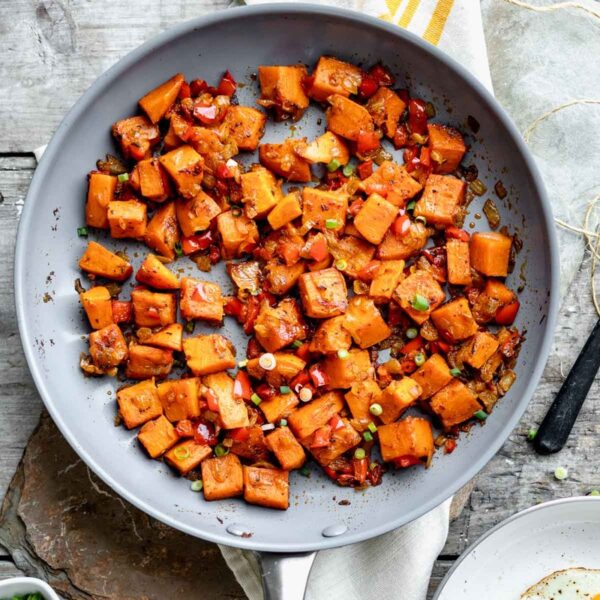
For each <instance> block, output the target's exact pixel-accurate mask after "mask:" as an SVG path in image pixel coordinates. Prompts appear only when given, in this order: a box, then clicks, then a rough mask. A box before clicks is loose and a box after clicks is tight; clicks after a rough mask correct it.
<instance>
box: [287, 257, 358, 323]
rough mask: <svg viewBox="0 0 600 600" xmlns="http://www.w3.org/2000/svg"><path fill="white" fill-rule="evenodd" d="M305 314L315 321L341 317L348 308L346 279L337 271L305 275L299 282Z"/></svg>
mask: <svg viewBox="0 0 600 600" xmlns="http://www.w3.org/2000/svg"><path fill="white" fill-rule="evenodd" d="M298 287H299V290H300V298H301V299H302V305H303V306H304V312H305V313H306V314H307V315H308V316H309V317H313V318H315V319H328V318H330V317H335V316H337V315H341V314H342V313H344V312H345V311H346V308H347V307H348V291H347V289H346V282H345V280H344V277H343V276H342V274H341V273H340V272H339V271H338V270H337V269H323V270H322V271H316V272H314V273H304V274H303V275H301V276H300V279H299V280H298Z"/></svg>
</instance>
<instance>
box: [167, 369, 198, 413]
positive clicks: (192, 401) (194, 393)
mask: <svg viewBox="0 0 600 600" xmlns="http://www.w3.org/2000/svg"><path fill="white" fill-rule="evenodd" d="M157 388H158V397H159V400H160V403H161V405H162V407H163V410H164V411H165V415H166V416H167V419H169V421H172V422H173V423H174V422H176V421H181V420H182V419H192V418H194V417H199V416H200V401H199V395H200V380H199V379H198V378H197V377H189V378H187V379H169V380H167V381H163V382H161V383H159V384H158V386H157Z"/></svg>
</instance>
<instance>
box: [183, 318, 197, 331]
mask: <svg viewBox="0 0 600 600" xmlns="http://www.w3.org/2000/svg"><path fill="white" fill-rule="evenodd" d="M195 327H196V323H195V322H194V321H188V322H187V323H186V324H185V326H184V329H185V331H186V332H187V333H194V328H195Z"/></svg>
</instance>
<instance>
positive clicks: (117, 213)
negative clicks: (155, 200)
mask: <svg viewBox="0 0 600 600" xmlns="http://www.w3.org/2000/svg"><path fill="white" fill-rule="evenodd" d="M146 215H147V207H146V205H145V204H144V203H143V202H138V201H137V200H122V201H116V202H110V203H109V204H108V224H109V227H110V235H111V236H112V237H114V238H141V237H144V234H145V233H146V220H147V216H146Z"/></svg>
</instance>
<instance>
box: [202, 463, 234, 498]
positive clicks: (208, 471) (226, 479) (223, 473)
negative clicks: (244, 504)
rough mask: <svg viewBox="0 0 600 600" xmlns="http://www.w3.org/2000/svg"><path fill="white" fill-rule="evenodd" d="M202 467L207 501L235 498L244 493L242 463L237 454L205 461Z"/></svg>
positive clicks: (203, 489)
mask: <svg viewBox="0 0 600 600" xmlns="http://www.w3.org/2000/svg"><path fill="white" fill-rule="evenodd" d="M201 467H202V483H203V486H202V491H203V492H204V499H205V500H209V501H210V500H223V499H224V498H235V497H236V496H241V495H242V494H243V493H244V473H243V471H242V463H241V462H240V459H239V458H238V457H237V456H236V455H235V454H228V455H227V456H221V457H218V458H209V459H207V460H203V461H202V465H201Z"/></svg>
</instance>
